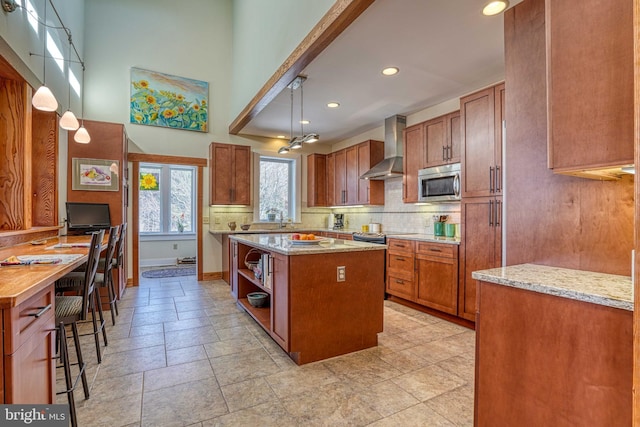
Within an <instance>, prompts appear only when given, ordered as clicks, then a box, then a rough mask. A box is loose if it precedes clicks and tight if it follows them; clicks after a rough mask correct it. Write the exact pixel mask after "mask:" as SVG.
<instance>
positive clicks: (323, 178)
mask: <svg viewBox="0 0 640 427" xmlns="http://www.w3.org/2000/svg"><path fill="white" fill-rule="evenodd" d="M307 206H309V207H317V206H329V205H328V204H327V156H326V155H324V154H310V155H308V156H307Z"/></svg>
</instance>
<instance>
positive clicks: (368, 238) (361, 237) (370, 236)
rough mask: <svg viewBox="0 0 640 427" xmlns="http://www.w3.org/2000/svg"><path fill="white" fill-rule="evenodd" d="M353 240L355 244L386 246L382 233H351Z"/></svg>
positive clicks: (385, 239)
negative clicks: (365, 243)
mask: <svg viewBox="0 0 640 427" xmlns="http://www.w3.org/2000/svg"><path fill="white" fill-rule="evenodd" d="M353 240H355V241H357V242H367V243H378V244H380V245H385V244H387V235H386V234H383V233H361V232H355V233H353Z"/></svg>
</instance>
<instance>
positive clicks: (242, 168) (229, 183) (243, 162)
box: [209, 142, 251, 205]
mask: <svg viewBox="0 0 640 427" xmlns="http://www.w3.org/2000/svg"><path fill="white" fill-rule="evenodd" d="M209 170H210V172H209V174H210V176H211V183H210V185H209V204H210V205H249V204H251V147H249V146H246V145H232V144H222V143H218V142H212V143H211V145H209Z"/></svg>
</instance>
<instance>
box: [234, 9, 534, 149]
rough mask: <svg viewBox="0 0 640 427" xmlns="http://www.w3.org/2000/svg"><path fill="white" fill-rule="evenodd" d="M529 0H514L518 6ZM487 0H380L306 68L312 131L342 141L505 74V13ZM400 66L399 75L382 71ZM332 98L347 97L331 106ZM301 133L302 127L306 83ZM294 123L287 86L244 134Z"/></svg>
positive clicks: (277, 130)
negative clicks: (491, 11)
mask: <svg viewBox="0 0 640 427" xmlns="http://www.w3.org/2000/svg"><path fill="white" fill-rule="evenodd" d="M521 1H522V0H512V1H511V7H513V5H515V4H517V3H520V2H521ZM485 3H486V0H377V1H375V2H374V3H373V4H372V5H371V6H369V8H368V9H367V10H365V11H364V13H362V15H360V17H358V19H356V21H355V22H353V23H352V24H351V25H350V26H349V28H347V29H346V30H345V31H344V32H343V33H342V34H341V35H340V36H339V37H338V38H336V40H335V41H334V42H333V43H332V44H331V45H330V46H329V47H327V48H326V49H325V50H324V51H323V52H322V53H321V54H320V55H319V56H318V57H317V58H316V59H315V60H314V61H313V62H312V63H311V64H310V65H309V66H308V67H307V68H305V70H304V71H303V72H302V73H301V74H303V75H306V76H307V80H306V81H305V82H304V86H303V90H304V116H305V118H306V119H308V120H310V121H311V123H310V124H308V125H304V132H305V133H310V132H316V133H318V134H320V143H323V144H334V143H336V142H339V141H341V140H344V139H346V138H349V137H352V136H355V135H358V134H360V133H362V132H365V131H368V130H370V129H374V128H377V127H380V126H382V125H383V123H384V119H385V118H386V117H388V116H392V115H394V114H403V115H409V114H412V113H415V112H417V111H420V110H423V109H425V108H427V107H430V106H433V105H436V104H439V103H441V102H443V101H446V100H450V99H454V98H456V97H459V96H461V95H464V94H467V93H470V92H473V91H474V90H476V89H479V88H482V87H484V86H487V85H489V84H492V83H495V82H497V81H500V80H502V79H504V47H503V46H504V43H503V17H502V15H498V16H493V17H486V16H483V15H482V12H481V11H482V7H483V6H484V4H485ZM388 66H396V67H398V68H400V72H399V73H398V74H397V75H395V76H392V77H385V76H383V75H382V74H381V70H382V68H384V67H388ZM329 101H337V102H339V103H340V107H339V108H334V109H331V108H328V107H327V106H326V104H327V102H329ZM293 105H294V109H293V118H294V120H293V135H294V136H296V135H300V134H301V131H300V123H299V120H300V90H299V89H298V90H296V91H294V103H293ZM290 127H291V102H290V91H289V89H285V90H284V91H282V92H281V93H280V94H279V95H278V96H277V97H276V98H275V99H274V100H273V101H272V102H271V103H270V104H269V105H268V106H267V107H266V108H264V109H263V110H262V111H261V112H260V113H259V114H258V115H257V116H256V117H255V118H254V119H253V120H252V121H251V122H250V123H249V124H248V125H247V126H245V127H244V128H243V129H242V131H241V132H240V133H241V134H246V135H259V136H265V137H271V138H274V137H276V136H277V135H285V136H286V137H287V139H288V137H289V133H290Z"/></svg>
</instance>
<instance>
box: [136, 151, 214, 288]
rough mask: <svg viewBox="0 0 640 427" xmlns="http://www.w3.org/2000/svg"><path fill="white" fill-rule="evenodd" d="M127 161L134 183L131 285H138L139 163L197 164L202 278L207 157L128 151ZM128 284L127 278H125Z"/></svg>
mask: <svg viewBox="0 0 640 427" xmlns="http://www.w3.org/2000/svg"><path fill="white" fill-rule="evenodd" d="M127 161H129V162H131V163H132V167H133V169H132V171H133V172H132V175H131V176H132V179H131V181H132V182H133V183H134V184H133V185H131V186H130V187H131V190H132V197H133V199H132V202H131V211H132V220H131V222H132V224H131V229H132V245H133V266H132V267H133V286H138V285H139V284H140V277H139V274H140V235H139V224H138V218H139V206H138V197H139V191H140V189H139V187H138V185H137V179H136V178H135V177H137V176H139V175H140V163H141V162H144V163H160V164H171V165H188V166H197V168H198V172H197V175H198V176H197V178H196V179H197V187H198V192H197V195H196V204H197V206H196V221H197V227H196V231H197V233H196V241H197V255H196V257H197V258H196V259H197V262H196V275H197V279H198V280H204V279H203V275H202V266H203V262H204V261H203V258H202V256H203V250H202V230H201V228H200V227H201V226H202V213H203V195H202V193H203V191H202V190H203V184H204V169H203V168H204V167H205V166H207V159H202V158H199V157H180V156H163V155H160V154H144V153H129V154H128V155H127ZM127 284H128V280H127Z"/></svg>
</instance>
